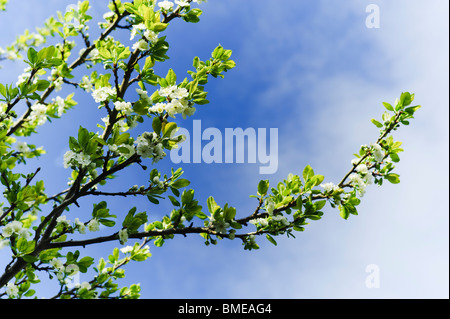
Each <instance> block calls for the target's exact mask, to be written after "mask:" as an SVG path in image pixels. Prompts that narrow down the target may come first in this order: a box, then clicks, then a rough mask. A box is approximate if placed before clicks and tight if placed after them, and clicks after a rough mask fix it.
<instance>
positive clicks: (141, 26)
mask: <svg viewBox="0 0 450 319" xmlns="http://www.w3.org/2000/svg"><path fill="white" fill-rule="evenodd" d="M144 29H146V27H145V24H143V23H139V24H135V25H133V28H132V29H131V37H130V40H133V39H134V37H135V36H136V34H137V33H138V31H139V30H144Z"/></svg>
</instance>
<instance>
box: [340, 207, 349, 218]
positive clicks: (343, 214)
mask: <svg viewBox="0 0 450 319" xmlns="http://www.w3.org/2000/svg"><path fill="white" fill-rule="evenodd" d="M339 211H340V214H339V215H340V216H341V217H342V218H344V219H348V216H349V215H350V212H349V211H348V210H347V209H346V208H345V206H342V205H339Z"/></svg>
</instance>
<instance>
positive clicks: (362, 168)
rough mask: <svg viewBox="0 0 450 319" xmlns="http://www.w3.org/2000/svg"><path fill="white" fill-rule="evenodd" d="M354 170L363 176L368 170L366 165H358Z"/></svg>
mask: <svg viewBox="0 0 450 319" xmlns="http://www.w3.org/2000/svg"><path fill="white" fill-rule="evenodd" d="M355 170H356V171H357V172H358V173H361V174H363V175H365V174H367V173H368V172H369V169H368V168H367V165H366V164H359V165H358V166H357V167H356V168H355Z"/></svg>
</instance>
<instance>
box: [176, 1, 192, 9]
mask: <svg viewBox="0 0 450 319" xmlns="http://www.w3.org/2000/svg"><path fill="white" fill-rule="evenodd" d="M175 3H176V4H178V5H179V6H180V7H187V6H188V5H189V2H188V1H187V0H175Z"/></svg>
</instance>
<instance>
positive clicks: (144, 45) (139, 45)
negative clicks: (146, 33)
mask: <svg viewBox="0 0 450 319" xmlns="http://www.w3.org/2000/svg"><path fill="white" fill-rule="evenodd" d="M132 49H133V50H136V49H138V50H140V51H146V50H148V49H149V46H148V42H147V41H145V40H144V39H141V40H139V41H138V42H136V43H135V44H133V46H132Z"/></svg>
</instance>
